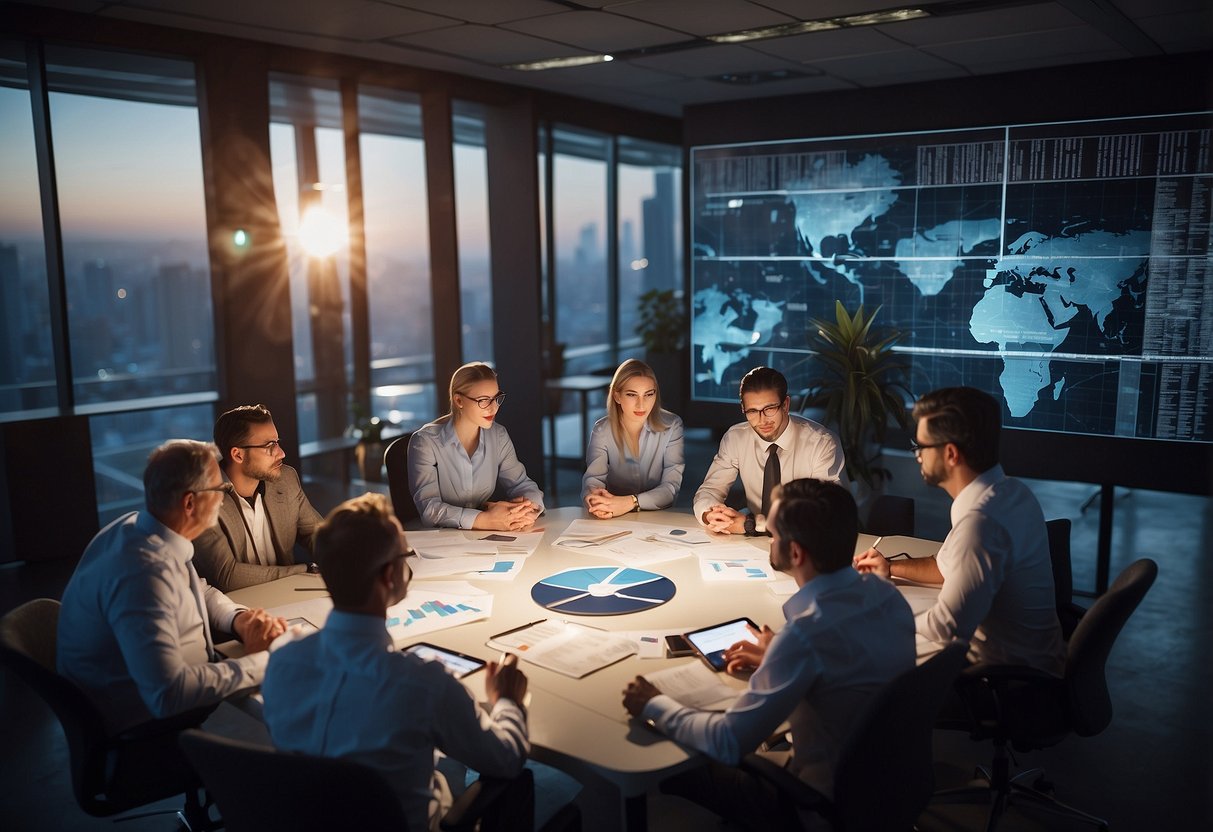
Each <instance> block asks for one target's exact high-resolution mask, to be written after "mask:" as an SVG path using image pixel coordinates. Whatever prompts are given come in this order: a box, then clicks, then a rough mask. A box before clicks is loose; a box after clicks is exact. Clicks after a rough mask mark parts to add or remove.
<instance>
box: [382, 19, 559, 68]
mask: <svg viewBox="0 0 1213 832" xmlns="http://www.w3.org/2000/svg"><path fill="white" fill-rule="evenodd" d="M391 40H392V41H393V42H394V43H402V44H405V45H407V46H416V47H421V48H424V49H427V50H429V51H432V52H445V53H446V54H448V55H456V56H459V55H462V56H464V57H467V58H473V59H475V60H476V61H478V62H481V63H485V64H493V65H497V66H500V65H502V64H513V63H522V62H525V61H538V60H540V59H543V58H565V57H570V56H572V55H580V54H583V52H582V50H580V49H575V48H573V47H571V46H565V45H563V44H559V43H555V42H554V41H550V40H543V39H542V38H536V37H531V36H530V35H524V34H521V33H519V32H511V31H509V30H508V29H497V28H495V27H492V26H479V25H476V24H472V23H469V24H466V25H463V26H455V27H452V28H450V29H441V30H439V31H437V32H425V33H422V34H420V35H407V36H405V37H400V38H391Z"/></svg>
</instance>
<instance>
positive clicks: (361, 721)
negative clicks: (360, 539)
mask: <svg viewBox="0 0 1213 832" xmlns="http://www.w3.org/2000/svg"><path fill="white" fill-rule="evenodd" d="M275 647H276V649H275V650H274V652H273V654H272V655H271V656H270V663H269V669H268V670H267V671H266V674H265V684H264V685H263V686H262V688H261V692H262V695H263V696H264V697H265V724H266V727H267V728H268V729H269V732H270V738H271V739H272V740H273V741H274V745H275V746H277V747H278V748H279V749H281V750H283V751H297V752H303V753H305V754H315V755H318V756H322V757H345V758H347V759H351V760H354V761H355V762H359V763H362V764H363V765H366V766H369V767H370V768H373V769H375V770H376V771H378V772H380V773H381V774H382V775H383V776H384V779H386V780H387V782H388V784H389V785H391V787H392V789H393V790H395V792H396V794H397V795H398V796H399V798H400V802H401V805H402V806H403V807H404V811H405V815H406V817H407V818H408V828H409V829H418V830H427V829H430V828H431V823H430V818H431V816H432V815H434V814H435V813H436V812H437V811H438V810H439V796H440V794H441V793H442V791H443V790H442V788H441V786H440V785H439V782H438V778H440V777H441V774H440V773H436V772H435V770H434V764H435V749H439V750H441V751H442V752H443V753H445V754H447V755H448V756H450V757H453V758H455V759H456V760H459V761H460V762H462V763H464V764H465V765H467V766H468V767H470V768H474V769H475V770H476V771H479V772H480V773H481V774H487V775H489V776H491V777H514V776H515V775H517V774H518V772H520V771H521V770H522V767H523V764H524V763H525V762H526V758H527V754H528V753H529V752H530V743H529V741H528V739H527V724H526V714H525V713H524V712H523V711H522V709H521V708H520V707H519V706H518V705H517V704H515V703H514V702H511V701H510V700H508V699H498V700H497V704H496V705H495V706H494V707H493V710H492V712H491V713H486V712H485V711H484V710H483V709H482V708H481V707H480V706H479V705H478V704H477V703H476V700H475V699H474V698H473V697H472V695H471V693H469V692H468V690H467V688H465V687H464V686H463V685H462V684H461V683H460V682H459V680H457V679H456V678H455V677H454V676H452V675H450V674H449V673H447V672H446V670H445V669H444V668H443V666H442V665H441V664H439V663H438V662H430V661H426V660H425V659H422V658H420V657H418V656H415V655H412V654H409V653H400V652H397V651H396V650H395V649H394V648H393V647H392V639H391V637H390V636H389V635H388V633H387V629H386V628H385V627H384V622H383V619H382V618H379V617H377V616H372V615H359V614H355V613H348V612H341V611H339V610H334V611H333V612H332V613H330V614H329V617H328V620H327V621H326V622H325V624H324V629H322V630H320V631H319V632H317V633H312V634H311V635H308V636H305V637H303V638H298V637H295V640H292V641H288V642H287V643H285V644H282V643H278V644H276V645H275ZM351 812H352V814H351V818H356V817H357V810H356V807H352V808H351ZM352 825H353V826H356V825H357V824H356V823H354V824H352Z"/></svg>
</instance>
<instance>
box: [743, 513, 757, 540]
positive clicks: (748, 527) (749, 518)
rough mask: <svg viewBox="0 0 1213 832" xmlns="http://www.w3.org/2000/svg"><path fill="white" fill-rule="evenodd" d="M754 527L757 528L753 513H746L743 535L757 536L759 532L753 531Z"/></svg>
mask: <svg viewBox="0 0 1213 832" xmlns="http://www.w3.org/2000/svg"><path fill="white" fill-rule="evenodd" d="M756 528H757V523H756V521H755V520H754V515H752V514H747V515H746V516H745V536H746V537H758V534H759V533H758V532H757V531H755V529H756Z"/></svg>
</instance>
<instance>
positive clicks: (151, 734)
mask: <svg viewBox="0 0 1213 832" xmlns="http://www.w3.org/2000/svg"><path fill="white" fill-rule="evenodd" d="M215 708H216V706H215V705H206V706H204V707H201V708H194V709H193V710H189V711H182V712H181V713H179V714H173V715H172V716H168V717H165V718H164V719H149V720H148V721H147V722H140V723H139V724H138V725H132V726H131V727H130V728H127V729H126V730H125V731H123V732H122V733H120V734H118V735H117V736H116V737H114V738H113V739H115V740H117V741H118V742H120V743H128V742H139V741H141V740H149V739H153V738H155V737H161V736H164V735H165V734H176V733H180V732H181V731H184V730H186V729H187V728H197V727H198V726H199V725H201V724H202V723H203V722H205V721H206V718H207V717H208V716H210V715H211V713H212V712H213V711H214V710H215Z"/></svg>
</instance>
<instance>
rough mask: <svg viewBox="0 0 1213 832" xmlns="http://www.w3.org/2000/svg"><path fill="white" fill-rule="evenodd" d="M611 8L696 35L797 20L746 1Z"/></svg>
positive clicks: (654, 2)
mask: <svg viewBox="0 0 1213 832" xmlns="http://www.w3.org/2000/svg"><path fill="white" fill-rule="evenodd" d="M609 11H611V12H612V13H614V14H622V15H626V16H628V17H634V18H636V19H637V20H645V21H648V22H649V23H655V24H657V25H658V26H666V27H669V28H670V29H677V30H678V31H682V32H690V33H691V34H695V35H716V34H720V33H721V32H737V31H741V30H743V29H758V28H760V27H763V26H775V25H777V24H780V23H791V22H793V21H794V20H795V18H793V17H788V16H787V15H786V14H779V13H778V12H773V11H771V10H770V9H768V8H764V7H762V6H757V5H755V4H753V3H747V2H746V1H745V0H643V2H639V3H621V4H619V5H618V6H610V7H609Z"/></svg>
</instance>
